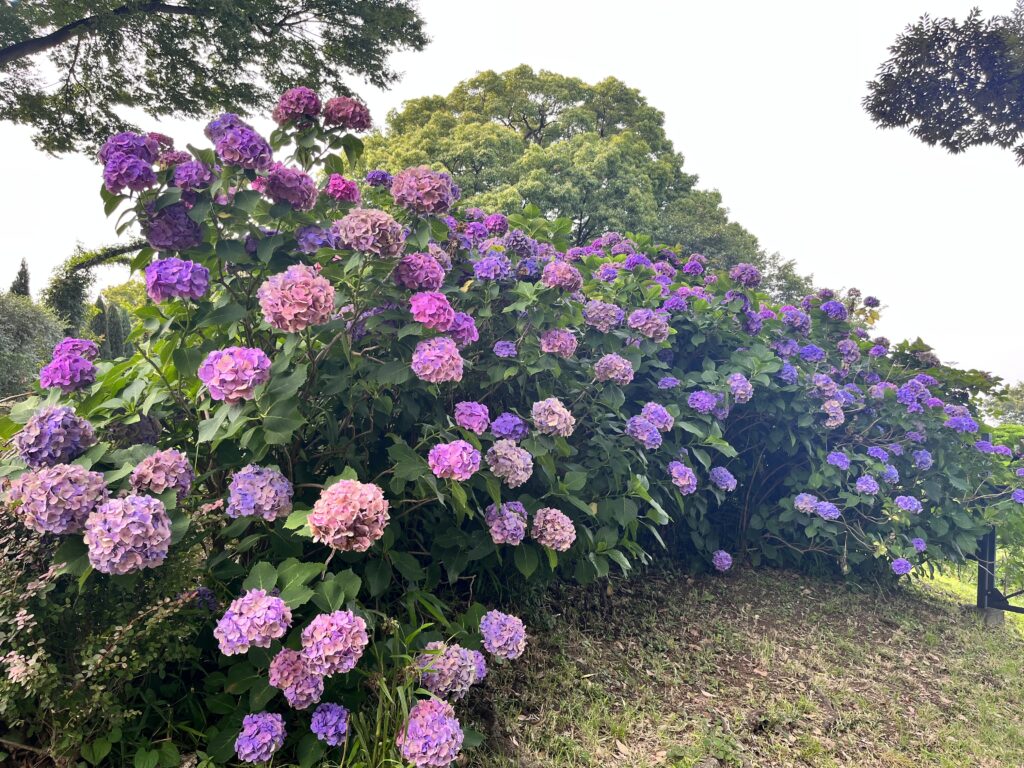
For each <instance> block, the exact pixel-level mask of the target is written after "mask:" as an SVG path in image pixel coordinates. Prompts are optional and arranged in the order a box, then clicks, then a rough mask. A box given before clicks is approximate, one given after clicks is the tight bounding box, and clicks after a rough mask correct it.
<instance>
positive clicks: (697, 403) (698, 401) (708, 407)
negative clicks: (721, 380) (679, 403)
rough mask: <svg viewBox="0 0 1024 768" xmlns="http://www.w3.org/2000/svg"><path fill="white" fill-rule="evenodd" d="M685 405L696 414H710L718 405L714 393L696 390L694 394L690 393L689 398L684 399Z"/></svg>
mask: <svg viewBox="0 0 1024 768" xmlns="http://www.w3.org/2000/svg"><path fill="white" fill-rule="evenodd" d="M686 404H687V405H688V406H690V407H691V408H693V410H695V411H697V413H711V411H713V410H714V409H715V406H716V405H717V404H718V398H717V397H716V396H715V393H714V392H707V391H706V390H703V389H698V390H697V391H696V392H691V393H690V395H689V397H687V398H686Z"/></svg>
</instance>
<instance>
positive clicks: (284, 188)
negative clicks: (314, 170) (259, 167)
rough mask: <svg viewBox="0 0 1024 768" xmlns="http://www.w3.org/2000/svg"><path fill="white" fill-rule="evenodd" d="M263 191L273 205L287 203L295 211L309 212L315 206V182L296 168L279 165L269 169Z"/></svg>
mask: <svg viewBox="0 0 1024 768" xmlns="http://www.w3.org/2000/svg"><path fill="white" fill-rule="evenodd" d="M264 191H265V193H266V195H267V197H269V198H270V199H271V200H273V201H274V202H275V203H287V204H288V205H290V206H291V207H292V208H294V209H295V210H297V211H310V210H312V209H313V206H315V205H316V197H317V190H316V182H315V181H313V177H312V176H310V175H309V174H307V173H303V172H302V171H300V170H299V169H298V168H288V167H287V166H284V165H280V164H278V165H276V166H275V167H273V168H271V169H270V173H268V174H267V182H266V188H265V190H264Z"/></svg>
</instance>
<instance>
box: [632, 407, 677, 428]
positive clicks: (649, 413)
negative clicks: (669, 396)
mask: <svg viewBox="0 0 1024 768" xmlns="http://www.w3.org/2000/svg"><path fill="white" fill-rule="evenodd" d="M640 415H641V416H643V417H644V418H645V419H647V420H648V421H649V422H651V424H653V425H654V426H655V427H657V429H658V431H659V432H669V431H670V430H671V429H672V427H673V426H675V419H673V418H672V414H671V413H669V412H668V411H667V410H666V409H665V406H663V405H661V404H660V403H645V404H644V407H643V408H642V409H641V410H640Z"/></svg>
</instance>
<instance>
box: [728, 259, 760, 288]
mask: <svg viewBox="0 0 1024 768" xmlns="http://www.w3.org/2000/svg"><path fill="white" fill-rule="evenodd" d="M729 277H731V278H732V279H733V280H734V281H735V282H737V283H739V284H740V285H742V286H745V287H747V288H754V287H756V286H757V285H758V284H759V283H760V282H761V271H760V270H759V269H758V268H757V267H755V266H754V265H753V264H737V265H736V266H734V267H733V268H732V269H730V270H729Z"/></svg>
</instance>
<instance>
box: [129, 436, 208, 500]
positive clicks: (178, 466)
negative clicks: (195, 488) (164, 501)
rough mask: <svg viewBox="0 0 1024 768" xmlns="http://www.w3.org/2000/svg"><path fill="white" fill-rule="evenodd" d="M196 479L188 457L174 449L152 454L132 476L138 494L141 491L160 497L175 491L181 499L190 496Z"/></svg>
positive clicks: (139, 465)
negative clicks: (169, 491) (164, 493)
mask: <svg viewBox="0 0 1024 768" xmlns="http://www.w3.org/2000/svg"><path fill="white" fill-rule="evenodd" d="M194 479H195V473H194V472H193V471H192V465H191V464H189V461H188V457H187V456H186V455H185V454H183V453H182V452H181V451H176V450H174V449H173V448H168V449H167V450H165V451H157V452H156V453H151V454H150V455H149V456H147V457H146V458H144V459H143V460H142V461H140V462H139V463H138V464H137V465H136V466H135V469H134V470H132V475H131V483H132V489H133V490H134V491H136V492H137V493H138V492H140V491H141V492H148V493H154V494H156V495H157V496H159V495H160V494H162V493H163V492H164V491H168V490H172V489H173V490H175V491H177V495H178V498H179V499H180V498H183V497H185V496H187V495H188V492H189V491H190V490H191V489H192V481H193V480H194Z"/></svg>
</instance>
